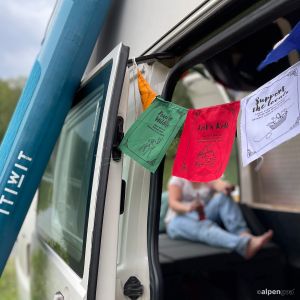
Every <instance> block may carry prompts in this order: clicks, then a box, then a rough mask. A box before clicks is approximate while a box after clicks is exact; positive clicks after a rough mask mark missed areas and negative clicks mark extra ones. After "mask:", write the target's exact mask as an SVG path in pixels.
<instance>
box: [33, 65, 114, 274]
mask: <svg viewBox="0 0 300 300" xmlns="http://www.w3.org/2000/svg"><path fill="white" fill-rule="evenodd" d="M110 71H111V63H109V64H108V65H106V66H105V67H104V68H103V70H101V71H100V75H98V76H97V77H95V78H94V79H92V81H91V82H90V83H89V84H88V85H87V86H86V87H84V88H83V89H82V91H80V92H79V95H80V97H82V101H80V103H79V104H78V105H76V106H75V107H74V108H73V109H72V110H71V112H70V113H69V114H68V116H67V118H66V121H65V124H64V127H63V129H62V132H61V134H60V137H59V140H58V143H57V145H56V147H55V149H54V151H53V153H52V156H51V159H50V161H49V164H48V166H47V169H46V171H45V173H44V176H43V179H42V182H41V185H40V188H39V202H38V215H37V225H38V232H39V236H40V238H41V239H42V240H43V241H45V242H46V243H47V244H48V245H49V246H50V247H51V248H52V249H53V250H54V251H56V253H57V254H58V255H60V256H61V257H62V258H63V259H64V260H65V262H66V263H67V264H68V265H69V266H70V267H71V268H72V269H73V270H74V271H75V272H76V273H77V274H78V275H80V276H82V274H83V265H84V256H85V239H86V230H87V228H86V227H87V220H88V212H89V203H90V192H91V187H92V177H93V172H94V163H95V153H96V145H97V138H98V135H99V130H100V128H99V126H100V123H101V119H102V111H103V107H104V102H105V96H106V91H107V86H108V82H109V75H110Z"/></svg>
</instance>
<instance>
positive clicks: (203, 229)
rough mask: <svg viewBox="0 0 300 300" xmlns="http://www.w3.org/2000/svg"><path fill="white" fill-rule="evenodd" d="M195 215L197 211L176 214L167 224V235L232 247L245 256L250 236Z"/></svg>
mask: <svg viewBox="0 0 300 300" xmlns="http://www.w3.org/2000/svg"><path fill="white" fill-rule="evenodd" d="M197 217H198V216H197V213H190V214H187V215H178V216H176V217H175V218H174V219H173V220H172V221H171V222H170V223H169V224H168V226H167V233H168V235H169V236H170V237H171V238H173V239H188V240H191V241H195V242H204V243H207V244H209V245H212V246H218V247H224V248H228V249H232V250H235V251H237V252H238V253H239V254H240V255H242V256H246V252H247V246H248V242H249V241H250V237H247V236H237V235H235V234H232V233H229V232H227V231H225V230H223V229H222V228H220V227H219V226H218V225H217V224H216V223H214V222H212V221H210V220H204V221H199V220H198V219H197Z"/></svg>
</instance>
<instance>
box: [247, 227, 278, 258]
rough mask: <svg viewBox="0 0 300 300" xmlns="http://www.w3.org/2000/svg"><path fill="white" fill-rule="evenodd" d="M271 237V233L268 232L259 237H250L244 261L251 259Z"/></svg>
mask: <svg viewBox="0 0 300 300" xmlns="http://www.w3.org/2000/svg"><path fill="white" fill-rule="evenodd" d="M272 237H273V231H272V230H268V231H267V232H266V233H264V234H262V235H259V236H252V237H251V238H250V241H249V243H248V247H247V251H246V256H245V258H246V259H250V258H251V257H253V256H254V255H255V254H256V253H257V252H258V251H259V250H260V249H261V248H262V247H263V246H264V245H265V244H266V243H267V242H269V241H270V240H271V238H272Z"/></svg>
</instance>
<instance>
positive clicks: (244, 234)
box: [240, 231, 253, 237]
mask: <svg viewBox="0 0 300 300" xmlns="http://www.w3.org/2000/svg"><path fill="white" fill-rule="evenodd" d="M240 236H249V237H253V235H252V234H251V233H250V232H249V231H243V232H241V233H240Z"/></svg>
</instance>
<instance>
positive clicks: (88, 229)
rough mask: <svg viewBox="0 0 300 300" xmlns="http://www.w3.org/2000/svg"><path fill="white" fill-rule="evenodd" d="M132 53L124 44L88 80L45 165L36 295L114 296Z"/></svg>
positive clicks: (34, 257) (35, 255) (34, 269)
mask: <svg viewBox="0 0 300 300" xmlns="http://www.w3.org/2000/svg"><path fill="white" fill-rule="evenodd" d="M128 53H129V48H128V47H126V46H123V45H122V44H121V45H119V46H117V47H116V48H115V49H114V50H113V51H112V52H111V53H110V54H109V55H107V56H106V57H105V58H104V59H103V60H102V61H101V63H100V64H99V65H98V66H97V67H96V68H95V69H93V70H92V71H91V72H90V73H89V74H88V75H87V76H86V78H85V79H84V80H83V83H82V85H81V87H80V89H79V91H78V93H77V95H76V97H75V100H74V105H73V108H72V110H71V111H70V112H69V114H68V116H67V118H66V120H65V124H64V127H63V129H62V131H61V135H60V138H59V140H58V142H57V144H56V147H55V149H54V151H53V153H52V156H51V159H50V161H49V164H48V167H47V169H46V171H45V173H44V176H43V179H42V182H41V185H40V188H39V193H38V204H37V221H36V235H35V239H34V242H33V247H32V250H31V254H30V257H31V262H30V265H31V274H30V278H31V299H36V300H40V299H49V300H53V299H64V300H67V299H71V300H77V299H78V300H79V299H80V300H81V299H89V300H92V299H95V298H96V291H97V298H98V297H99V294H100V295H101V299H114V293H115V285H116V284H115V278H116V276H115V272H116V265H117V246H116V245H117V239H118V232H117V231H118V220H119V213H120V195H121V183H122V180H121V174H122V157H121V155H120V153H119V152H118V150H117V146H118V143H119V140H120V139H121V138H122V118H123V117H124V115H125V109H126V107H127V106H126V105H122V102H123V103H125V101H126V100H127V96H126V91H127V88H128V82H126V83H125V84H123V83H124V79H125V81H126V79H127V76H126V66H127V60H128ZM122 91H123V92H122ZM120 99H122V100H121V105H120ZM107 219H109V221H110V222H109V224H110V226H109V228H107V226H106V225H105V223H106V222H105V220H107ZM108 230H109V231H108ZM103 240H105V241H103ZM97 282H101V286H98V287H97ZM102 297H103V298H102Z"/></svg>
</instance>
